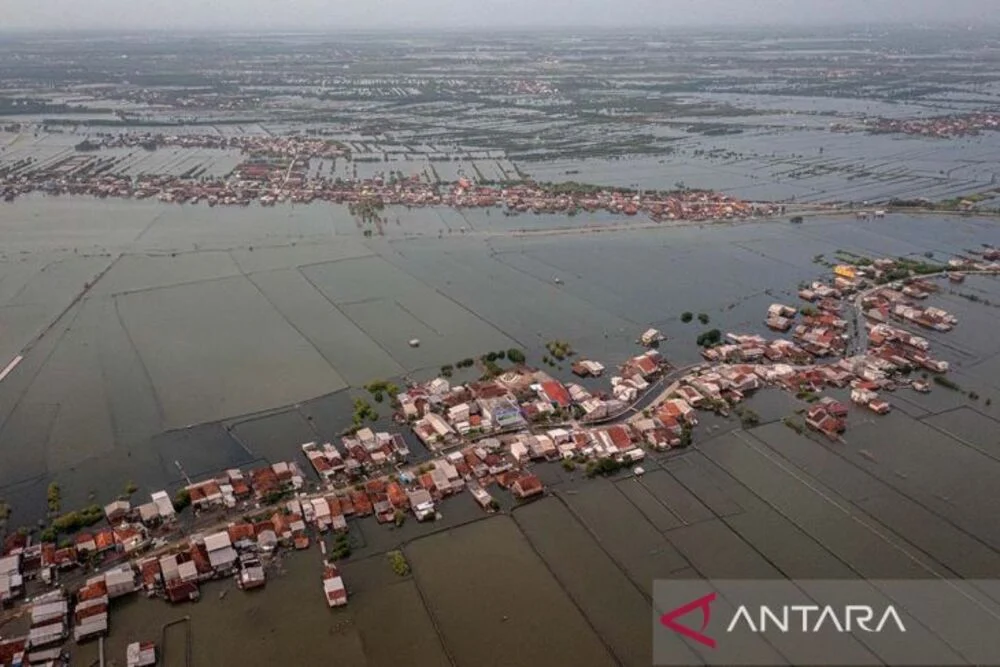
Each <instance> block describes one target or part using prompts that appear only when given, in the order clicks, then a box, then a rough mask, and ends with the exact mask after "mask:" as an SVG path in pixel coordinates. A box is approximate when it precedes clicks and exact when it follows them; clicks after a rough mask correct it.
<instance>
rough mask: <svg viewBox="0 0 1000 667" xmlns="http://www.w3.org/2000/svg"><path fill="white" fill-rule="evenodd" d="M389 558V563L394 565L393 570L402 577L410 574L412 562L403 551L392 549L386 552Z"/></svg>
mask: <svg viewBox="0 0 1000 667" xmlns="http://www.w3.org/2000/svg"><path fill="white" fill-rule="evenodd" d="M386 556H387V557H388V559H389V565H390V566H392V571H393V572H395V573H396V574H398V575H399V576H401V577H405V576H407V575H408V574H410V564H409V562H407V560H406V556H404V555H403V552H402V551H399V550H396V551H390V552H389V553H387V554H386Z"/></svg>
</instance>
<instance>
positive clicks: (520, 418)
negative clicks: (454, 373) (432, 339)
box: [396, 350, 668, 451]
mask: <svg viewBox="0 0 1000 667" xmlns="http://www.w3.org/2000/svg"><path fill="white" fill-rule="evenodd" d="M578 363H579V364H580V368H579V372H578V373H577V374H579V375H583V374H586V375H591V376H592V375H599V374H601V373H603V371H604V367H603V366H601V365H600V364H597V363H595V362H589V361H583V362H578ZM667 368H668V365H667V363H666V361H665V360H664V358H663V357H662V355H660V353H659V352H656V351H655V350H650V351H647V352H645V353H643V354H641V355H638V356H636V357H632V358H631V359H628V360H627V361H626V362H625V363H624V364H623V365H622V367H621V369H620V372H619V374H617V375H615V376H614V377H612V378H611V393H610V395H605V394H594V393H593V392H591V391H589V390H588V389H586V388H585V387H583V386H582V385H579V384H576V383H568V384H564V383H562V382H560V381H559V380H556V379H554V378H552V377H551V376H550V375H548V374H547V373H545V372H544V371H538V370H531V369H525V368H518V369H514V370H511V371H508V372H507V373H504V374H502V375H500V376H499V377H497V378H495V379H493V380H487V381H480V382H471V383H468V384H463V385H457V386H452V385H451V384H450V383H449V382H448V381H447V380H446V379H445V378H435V379H434V380H431V381H430V382H427V383H423V384H415V385H413V386H411V387H409V388H407V390H406V391H405V392H403V393H401V394H399V395H398V396H396V400H397V401H398V403H399V410H400V416H401V418H402V419H404V420H406V421H408V422H409V423H410V424H411V425H412V428H413V432H414V433H415V434H416V436H417V437H418V438H419V439H420V440H421V442H423V443H424V444H425V445H426V446H427V447H428V448H430V449H432V450H435V451H436V450H441V449H444V448H447V447H451V446H455V445H458V444H460V443H461V442H463V441H465V440H466V439H469V438H472V439H475V438H477V437H480V436H488V435H496V434H502V433H510V432H515V431H521V430H524V429H525V428H526V427H527V425H528V424H529V423H545V422H566V421H571V420H573V419H579V420H580V421H582V422H586V423H596V422H600V421H602V420H607V419H609V418H613V417H616V416H618V415H621V414H622V413H623V412H624V411H625V410H626V409H627V408H628V407H629V405H630V404H631V403H632V402H634V401H635V400H636V399H637V397H638V396H639V395H641V394H642V393H643V392H645V391H647V390H648V389H649V388H650V386H651V384H652V383H653V382H655V381H656V379H657V378H658V377H660V376H661V375H662V374H663V373H664V372H665V371H666V369H667Z"/></svg>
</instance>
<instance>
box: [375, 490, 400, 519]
mask: <svg viewBox="0 0 1000 667" xmlns="http://www.w3.org/2000/svg"><path fill="white" fill-rule="evenodd" d="M372 508H373V510H374V511H375V518H376V519H377V520H378V522H379V523H389V522H391V521H392V520H393V519H394V518H395V516H396V510H395V509H394V508H393V506H392V503H390V502H389V496H387V495H385V494H384V493H380V494H377V495H376V496H375V497H374V498H373V502H372Z"/></svg>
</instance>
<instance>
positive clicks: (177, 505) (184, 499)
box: [174, 489, 191, 512]
mask: <svg viewBox="0 0 1000 667" xmlns="http://www.w3.org/2000/svg"><path fill="white" fill-rule="evenodd" d="M190 504H191V493H190V492H188V490H187V489H181V490H180V491H178V492H177V493H175V494H174V509H175V510H176V511H178V512H180V511H182V510H183V509H184V508H185V507H187V506H188V505H190Z"/></svg>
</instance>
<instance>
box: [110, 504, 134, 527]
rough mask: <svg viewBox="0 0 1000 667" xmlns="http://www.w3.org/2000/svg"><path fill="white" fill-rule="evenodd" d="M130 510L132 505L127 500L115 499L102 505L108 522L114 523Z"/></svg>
mask: <svg viewBox="0 0 1000 667" xmlns="http://www.w3.org/2000/svg"><path fill="white" fill-rule="evenodd" d="M131 510H132V505H131V504H130V503H129V501H127V500H116V501H114V502H112V503H108V504H107V505H105V506H104V516H105V517H107V519H108V523H110V524H116V523H118V522H119V521H121V520H122V519H124V518H125V517H126V516H128V513H129V512H130V511H131Z"/></svg>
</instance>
